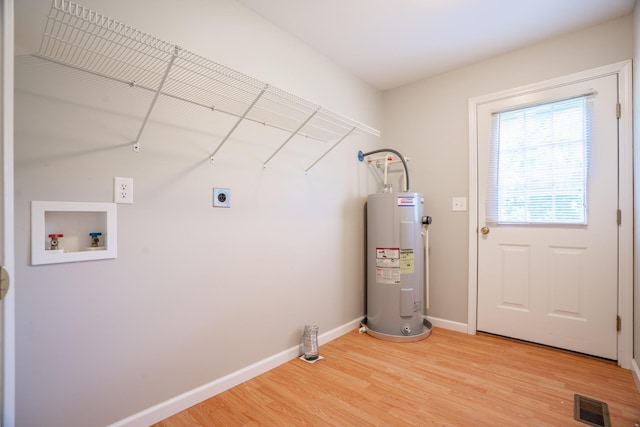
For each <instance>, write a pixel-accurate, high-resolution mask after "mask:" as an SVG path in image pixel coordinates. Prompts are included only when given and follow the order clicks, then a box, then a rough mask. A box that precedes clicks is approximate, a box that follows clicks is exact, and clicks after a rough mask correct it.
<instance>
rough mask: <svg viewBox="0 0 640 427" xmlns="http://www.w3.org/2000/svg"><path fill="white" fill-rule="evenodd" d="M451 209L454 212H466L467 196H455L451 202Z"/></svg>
mask: <svg viewBox="0 0 640 427" xmlns="http://www.w3.org/2000/svg"><path fill="white" fill-rule="evenodd" d="M451 210H452V211H454V212H464V211H466V210H467V198H466V197H454V198H453V199H452V203H451Z"/></svg>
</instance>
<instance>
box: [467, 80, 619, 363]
mask: <svg viewBox="0 0 640 427" xmlns="http://www.w3.org/2000/svg"><path fill="white" fill-rule="evenodd" d="M617 90H618V88H617V76H616V75H609V76H605V77H600V78H597V79H593V80H588V81H582V82H580V83H575V84H571V85H564V86H562V87H558V88H553V89H550V90H544V91H538V92H536V93H533V94H527V95H521V96H518V97H515V98H510V99H503V100H500V101H495V102H492V103H487V104H483V105H480V106H478V188H479V192H478V228H479V229H480V228H482V227H485V226H486V227H488V229H487V230H486V231H488V233H487V234H479V238H478V301H477V303H478V307H477V329H478V330H480V331H485V332H491V333H496V334H500V335H505V336H510V337H514V338H519V339H524V340H528V341H533V342H537V343H541V344H546V345H551V346H556V347H561V348H565V349H569V350H574V351H579V352H582V353H587V354H592V355H596V356H600V357H605V358H609V359H616V358H617V332H616V315H617V298H618V292H617V290H618V283H617V274H618V270H617V268H618V258H617V257H618V254H617V250H618V234H617V233H618V225H617V223H616V211H617V207H618V160H617V159H618V128H617V118H616V103H617V99H618V98H617ZM583 94H593V95H592V99H593V101H592V108H593V110H592V111H593V116H592V119H593V122H592V123H593V126H592V140H591V156H590V158H591V162H590V168H589V179H588V202H587V207H588V209H587V224H586V225H566V226H563V225H540V224H536V225H530V224H510V225H505V224H497V223H488V222H487V218H486V212H487V210H486V189H487V186H488V185H489V178H488V170H489V155H490V154H489V153H490V148H489V146H490V139H491V127H492V123H491V115H492V113H493V112H496V111H502V110H506V109H509V108H516V107H519V106H523V105H532V104H536V103H544V102H551V101H553V100H559V99H566V98H569V97H573V96H579V95H583Z"/></svg>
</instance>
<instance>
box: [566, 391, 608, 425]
mask: <svg viewBox="0 0 640 427" xmlns="http://www.w3.org/2000/svg"><path fill="white" fill-rule="evenodd" d="M573 418H575V419H576V420H577V421H580V422H583V423H585V424H589V425H590V426H595V427H611V421H610V420H609V407H608V406H607V404H606V403H604V402H601V401H599V400H595V399H591V398H589V397H585V396H580V395H579V394H575V395H574V396H573Z"/></svg>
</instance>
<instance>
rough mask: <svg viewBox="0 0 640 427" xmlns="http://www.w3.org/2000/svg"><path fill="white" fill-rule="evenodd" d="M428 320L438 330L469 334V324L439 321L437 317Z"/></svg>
mask: <svg viewBox="0 0 640 427" xmlns="http://www.w3.org/2000/svg"><path fill="white" fill-rule="evenodd" d="M427 320H428V321H429V322H431V324H432V325H433V326H435V327H436V328H442V329H449V330H452V331H456V332H463V333H465V334H466V333H467V324H466V323H460V322H454V321H453V320H447V319H439V318H437V317H431V316H427Z"/></svg>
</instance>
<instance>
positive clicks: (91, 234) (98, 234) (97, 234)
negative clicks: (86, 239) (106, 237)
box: [89, 232, 102, 237]
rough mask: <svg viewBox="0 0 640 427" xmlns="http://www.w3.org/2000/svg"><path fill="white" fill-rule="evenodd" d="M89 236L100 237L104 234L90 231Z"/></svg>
mask: <svg viewBox="0 0 640 427" xmlns="http://www.w3.org/2000/svg"><path fill="white" fill-rule="evenodd" d="M89 236H91V237H98V236H102V233H95V232H94V233H89Z"/></svg>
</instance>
